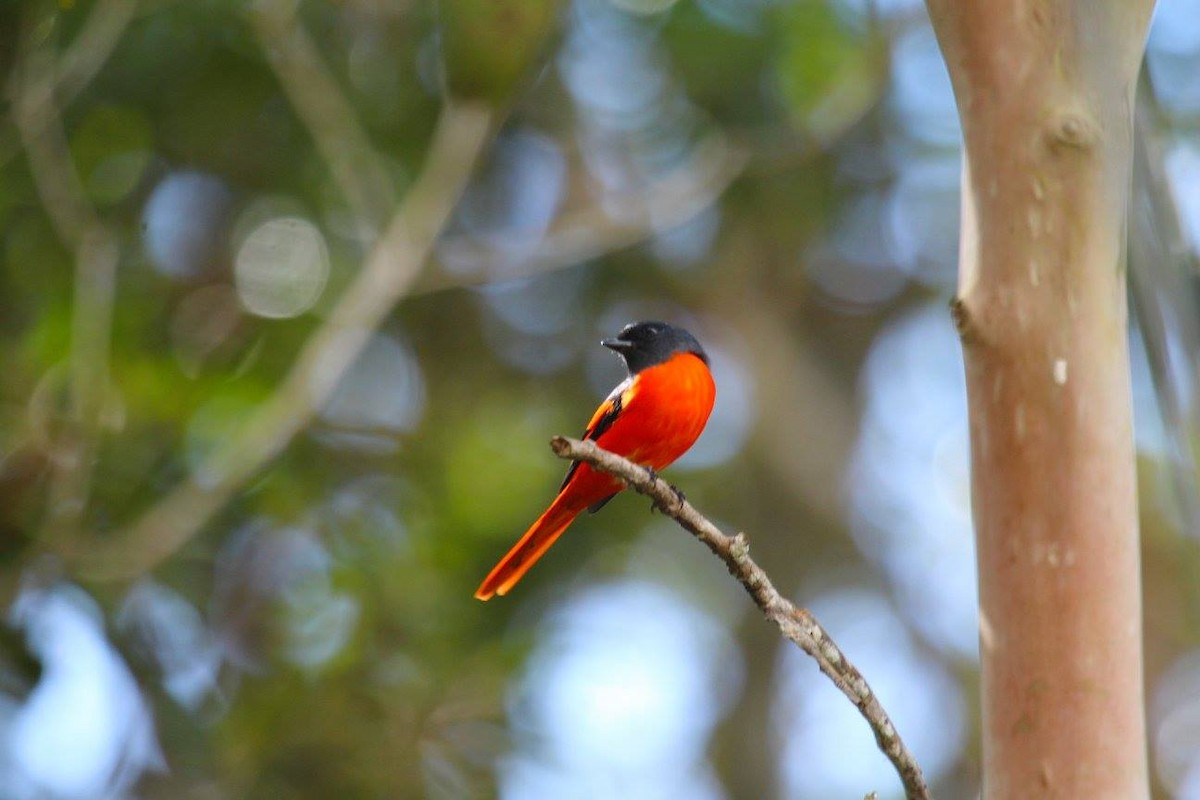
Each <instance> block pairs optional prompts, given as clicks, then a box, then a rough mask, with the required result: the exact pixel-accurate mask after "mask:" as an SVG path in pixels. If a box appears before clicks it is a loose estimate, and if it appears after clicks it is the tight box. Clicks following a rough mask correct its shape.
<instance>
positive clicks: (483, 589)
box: [475, 491, 583, 600]
mask: <svg viewBox="0 0 1200 800" xmlns="http://www.w3.org/2000/svg"><path fill="white" fill-rule="evenodd" d="M581 511H583V506H580V505H579V501H578V500H577V499H576V500H574V502H571V499H568V497H567V492H566V491H564V492H562V493H561V494H559V495H558V497H556V498H554V502H553V503H551V504H550V507H549V508H547V509H546V511H545V513H544V514H542V515H541V516H540V517H538V518H537V522H535V523H533V525H532V526H530V528H529V530H527V531H525V535H524V536H522V537H521V538H520V539H519V540H518V541H517V543H516V544H515V545H513V547H512V549H511V550H509V551H508V553H506V554H505V556H504V558H502V559H500V563H499V564H497V565H496V566H495V567H493V568H492V571H491V572H489V573H488V576H487V577H486V578H484V579H483V583H481V584H479V588H478V589H476V590H475V597H476V598H478V599H479V600H491V599H492V597H493V596H494V595H498V594H499V595H503V594H506V593H507V592H508V590H509V589H511V588H512V587H513V586H515V585H516V583H517V581H519V580H521V577H522V576H523V575H524V574H525V573H526V572H528V571H529V568H530V567H532V566H533V565H534V564H535V563H537V560H538V559H539V558H541V557H542V554H544V553H545V552H546V551H547V550H548V549H550V545H552V544H554V542H555V540H557V539H558V537H559V536H562V532H563V531H565V530H566V529H567V527H568V526H569V525H570V524H571V523H572V522H574V521H575V518H576V517H577V516H579V512H581Z"/></svg>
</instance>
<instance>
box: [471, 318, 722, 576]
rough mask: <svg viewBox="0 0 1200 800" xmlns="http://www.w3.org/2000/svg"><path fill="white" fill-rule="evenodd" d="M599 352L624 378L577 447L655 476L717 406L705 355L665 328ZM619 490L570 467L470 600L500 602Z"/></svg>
mask: <svg viewBox="0 0 1200 800" xmlns="http://www.w3.org/2000/svg"><path fill="white" fill-rule="evenodd" d="M600 344H601V345H603V346H604V347H607V348H608V349H609V350H613V351H614V352H616V353H617V355H619V356H620V357H621V359H622V360H623V361H624V362H625V367H626V369H627V370H628V376H627V377H626V378H625V380H623V381H621V383H619V384H617V386H616V388H614V389H613V390H612V392H611V393H609V395H608V397H607V398H605V400H604V402H602V403H601V404H600V407H599V408H597V409H596V413H595V414H593V415H592V419H591V421H590V422H589V423H588V425H587V429H586V430H585V431H584V432H583V438H584V439H590V440H592V441H594V442H595V443H596V444H597V445H598V446H600V447H601V448H603V449H605V450H608V451H610V452H612V453H616V454H617V455H620V456H624V457H625V458H627V459H629V460H630V461H633V462H634V463H636V464H639V465H641V466H643V467H646V468H647V469H649V470H651V471H652V472H654V473H657V471H658V470H661V469H664V468H666V467H667V466H669V465H670V464H671V463H672V462H674V461H675V459H677V458H679V457H680V456H681V455H683V454H684V453H686V452H687V451H688V449H689V448H690V447H691V446H692V444H693V443H695V441H696V439H698V438H699V437H700V433H701V432H702V431H703V430H704V426H705V424H706V423H707V422H708V417H709V415H710V414H711V413H712V408H713V403H714V402H715V401H716V396H717V387H716V384H715V383H714V382H713V376H712V372H711V371H710V369H709V360H708V354H707V353H705V352H704V348H703V347H702V346H701V345H700V342H699V341H697V339H696V337H695V336H693V335H692V334H690V333H689V332H687V331H686V330H684V329H683V328H680V327H677V326H675V325H669V324H667V323H666V322H658V321H645V322H634V323H631V324H629V325H626V326H625V327H624V328H622V329H621V332H620V333H619V334H617V336H616V337H614V338H610V339H602V340H601V341H600ZM623 488H625V487H624V484H622V483H621V482H620V481H619V480H618V479H617V478H614V477H612V476H611V475H607V474H605V473H603V472H600V471H598V470H593V469H592V467H591V466H590V465H588V464H585V463H582V462H580V461H572V462H571V466H570V467H569V468H568V469H567V475H566V477H565V478H563V482H562V485H561V486H560V487H559V491H558V495H557V496H556V497H555V498H554V501H553V502H552V503H550V506H549V507H548V508H547V509H546V510H545V512H543V513H542V515H541V516H540V517H538V518H537V520H536V521H535V522H534V523H533V525H532V526H530V528H529V530H527V531H525V534H524V535H523V536H521V538H520V539H518V540H517V543H516V544H515V545H513V547H512V549H510V550H509V551H508V553H506V554H505V556H504V557H503V558H501V559H500V561H499V562H498V563H497V564H496V566H495V567H493V568H492V571H491V572H489V573H488V575H487V577H486V578H484V579H483V583H481V584H480V585H479V589H478V590H476V592H475V597H476V598H477V599H479V600H490V599H491V598H492V597H494V596H495V595H504V594H506V593H507V592H508V591H509V590H510V589H512V588H513V586H515V585H516V583H517V581H519V580H521V578H522V577H523V576H524V575H525V573H526V572H528V571H529V568H530V567H532V566H533V565H534V563H535V562H537V560H538V559H540V558H541V557H542V556H543V555H544V554H545V552H546V550H548V549H549V548H550V545H552V544H554V542H555V541H556V540H557V539H558V537H559V536H561V535H562V533H563V531H565V530H566V529H567V527H568V526H570V524H571V523H572V522H574V521H575V518H576V517H578V516H579V515H580V514H581V513H583V511H584V509H586V510H587V511H589V512H591V513H595V512H596V511H599V510H600V509H601V507H603V506H604V505H605V504H606V503H607V502H608V501H609V500H611V499H612V498H613V497H614V496H616V494H617V493H618V492H620V491H621V490H622V489H623Z"/></svg>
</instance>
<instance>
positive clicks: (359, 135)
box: [248, 0, 396, 238]
mask: <svg viewBox="0 0 1200 800" xmlns="http://www.w3.org/2000/svg"><path fill="white" fill-rule="evenodd" d="M248 13H249V15H250V20H251V22H252V24H253V27H254V31H255V33H256V34H257V35H258V39H259V43H260V45H261V47H262V49H263V52H264V53H265V54H266V56H267V61H268V62H269V63H270V64H271V68H272V69H274V70H275V75H276V77H278V78H279V82H280V84H282V86H283V89H284V91H285V92H286V93H287V96H288V99H289V100H291V102H292V105H293V106H294V107H295V108H296V111H297V113H299V115H300V118H301V119H302V120H303V121H304V124H305V126H306V127H307V128H308V131H309V133H310V134H311V135H312V137H313V140H314V141H315V142H316V145H317V150H319V151H320V153H321V156H322V157H323V158H324V159H325V163H326V164H328V165H329V170H330V172H331V173H332V174H333V179H334V181H335V182H336V183H337V185H338V188H339V189H340V190H341V193H342V195H343V197H344V198H345V199H346V202H347V203H348V204H349V205H350V208H351V210H352V211H353V212H354V214H355V215H356V216H357V217H358V219H359V221H360V222H361V223H365V224H367V225H368V226H370V231H369V234H370V235H371V236H372V238H373V237H374V235H375V234H376V233H377V232H378V231H379V230H380V229H381V228H382V227H383V225H384V223H386V222H387V219H388V216H389V215H390V214H391V213H392V209H394V208H395V206H396V191H395V188H394V187H393V186H392V184H391V181H390V180H388V173H387V170H386V169H385V168H384V166H383V165H382V163H381V162H380V159H379V157H378V155H377V154H376V152H375V149H374V148H373V147H372V146H371V142H370V140H369V139H368V137H367V135H366V133H365V132H364V131H363V129H362V127H361V126H359V124H358V118H357V116H356V114H355V112H354V107H353V106H352V105H351V104H350V102H349V101H348V100H347V99H346V96H345V94H344V93H343V92H342V90H341V87H340V86H339V85H338V83H337V81H336V80H334V78H333V76H332V75H330V73H329V70H328V69H327V68H326V66H325V63H324V62H323V61H322V60H321V54H320V53H319V52H318V50H317V46H316V44H315V43H314V42H313V40H312V37H311V36H309V35H308V31H307V30H305V28H304V26H303V24H302V23H301V22H300V20H299V19H298V17H297V15H296V2H295V0H270V2H259V3H253V4H251V6H250V10H249V12H248Z"/></svg>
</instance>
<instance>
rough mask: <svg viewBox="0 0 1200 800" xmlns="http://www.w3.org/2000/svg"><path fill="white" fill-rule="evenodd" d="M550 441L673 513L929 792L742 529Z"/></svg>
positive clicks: (599, 455)
mask: <svg viewBox="0 0 1200 800" xmlns="http://www.w3.org/2000/svg"><path fill="white" fill-rule="evenodd" d="M550 447H551V449H553V450H554V453H555V455H557V456H558V457H559V458H569V459H573V460H577V461H584V462H587V463H588V464H590V465H592V466H593V467H595V468H596V469H599V470H601V471H603V472H607V473H608V474H610V475H612V476H614V477H616V478H619V479H620V480H622V481H623V482H624V483H625V485H626V486H628V487H629V488H631V489H633V490H634V491H636V492H638V493H639V494H644V495H646V496H647V497H649V498H651V499H653V500H654V506H655V507H656V508H657V509H659V510H660V511H662V512H663V513H664V514H666V515H667V516H669V517H671V518H672V519H674V520H675V521H676V522H678V523H679V524H680V526H682V527H683V528H684V529H685V530H687V531H688V532H690V533H691V534H692V535H693V536H695V537H696V538H697V539H699V540H700V541H701V542H703V543H704V545H705V546H706V547H707V548H708V549H709V550H711V551H712V552H713V553H714V554H715V555H716V556H717V557H718V558H720V559H721V560H722V561H723V562H725V566H726V567H728V569H729V572H730V574H731V575H733V577H735V578H737V579H738V582H739V583H741V584H742V586H743V587H744V588H745V589H746V592H747V593H748V594H749V595H750V597H751V598H753V600H754V603H755V604H756V605H757V606H758V607H759V609H761V610H762V612H763V614H764V615H765V616H766V618H767V619H769V620H771V621H772V622H774V623H775V624H776V625H777V626H779V631H780V633H782V634H783V635H784V636H785V637H787V638H788V639H790V640H792V641H793V642H795V643H796V645H797V646H798V647H799V648H800V649H801V650H803V651H804V652H805V653H807V654H808V655H809V656H811V657H812V658H813V660H815V661H816V662H817V666H818V667H820V669H821V672H824V673H825V675H826V676H827V677H828V678H829V679H830V680H831V681H833V683H834V685H836V686H837V687H838V689H840V690H841V691H842V694H844V695H846V697H847V699H849V700H850V702H851V703H853V704H854V706H855V707H856V708H857V709H858V711H859V713H860V714H862V715H863V718H864V719H866V721H867V724H868V725H870V726H871V731H872V733H874V734H875V742H876V743H877V744H878V745H879V749H880V750H881V751H883V754H884V755H885V756H887V757H888V760H889V761H891V762H892V765H893V766H894V767H895V768H896V772H897V774H899V776H900V781H901V782H902V783H903V784H904V792H905V795H906V796H907V797H909V798H910V800H913V799H915V798H928V797H929V796H930V794H929V787H928V786H926V785H925V778H924V776H923V775H922V774H921V767H920V765H918V764H917V762H916V759H914V758H913V756H912V753H910V752H909V751H908V748H907V747H906V746H905V744H904V742H903V741H902V740H901V738H900V734H899V733H898V732H897V731H896V727H895V726H894V725H893V724H892V721H891V719H889V718H888V714H887V712H886V711H885V710H884V708H883V705H882V704H881V703H880V702H879V698H878V697H876V696H875V693H874V692H873V691H871V687H870V686H868V685H867V681H866V679H865V678H863V676H862V673H860V672H859V671H858V669H857V668H856V667H855V666H854V665H853V664H851V663H850V661H849V660H848V659H847V658H846V656H845V654H843V653H842V651H841V649H840V648H838V646H837V644H836V643H835V642H834V641H833V639H832V638H831V637H830V636H829V634H828V633H827V632H826V631H825V629H824V628H822V627H821V625H820V623H819V622H817V620H816V618H815V617H813V615H812V612H810V611H809V610H808V609H806V608H800V607H798V606H796V605H795V604H794V603H792V601H790V600H788V599H787V598H786V597H784V596H783V595H781V594H780V593H779V590H778V589H776V588H775V586H774V585H773V584H772V583H771V579H770V578H768V577H767V574H766V573H765V572H764V571H763V569H762V567H760V566H758V564H756V563H754V560H753V559H751V558H750V545H749V543H748V542H747V540H746V534H744V533H738V534H736V535H734V536H728V535H726V534H725V533H723V532H722V531H721V529H720V528H718V527H717V526H716V525H714V524H713V523H712V522H710V521H709V520H708V519H707V518H705V517H704V516H703V515H702V514H701V513H700V512H699V511H697V510H696V509H695V508H693V507H692V506H691V504H690V503H688V502H687V501H686V500H684V499H683V496H682V495H681V494H680V493H679V492H678V490H676V489H675V487H673V486H671V485H670V484H669V483H667V482H666V481H664V480H662V479H661V478H658V477H655V476H653V475H652V474H651V473H650V472H649V471H648V470H646V469H645V468H644V467H640V466H638V465H637V464H634V463H633V462H632V461H628V460H627V459H624V458H622V457H621V456H618V455H615V454H613V453H610V452H608V451H607V450H603V449H601V448H600V447H599V446H597V445H596V443H595V442H592V441H579V440H578V439H568V438H566V437H564V436H556V437H554V438H553V439H551V440H550Z"/></svg>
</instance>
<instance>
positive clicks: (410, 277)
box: [74, 103, 493, 580]
mask: <svg viewBox="0 0 1200 800" xmlns="http://www.w3.org/2000/svg"><path fill="white" fill-rule="evenodd" d="M492 123H493V114H492V111H491V109H490V108H487V107H484V106H482V105H480V104H476V103H461V104H452V103H448V104H447V105H446V106H445V107H444V108H443V110H442V115H441V118H440V119H439V120H438V125H437V129H436V131H435V132H434V138H433V144H432V147H431V150H430V153H429V155H428V156H427V157H426V161H425V167H424V169H423V171H422V173H421V175H420V176H419V177H418V178H417V181H416V182H415V183H414V184H413V186H412V188H411V189H410V190H409V193H408V194H407V196H406V197H405V198H404V203H403V204H402V205H401V207H400V210H399V211H398V212H397V213H396V216H395V217H394V218H393V219H392V222H391V224H389V225H388V228H387V230H386V231H385V232H384V234H383V236H382V237H381V238H380V239H379V241H378V243H377V244H376V245H375V247H374V249H373V250H372V251H371V253H370V255H369V256H368V257H367V260H366V263H365V266H364V267H363V269H362V271H361V272H360V273H359V275H358V277H357V278H355V280H354V282H353V283H351V284H350V286H349V287H347V289H346V290H345V292H344V293H343V295H342V297H341V298H340V299H339V300H338V302H337V304H336V305H335V306H334V308H333V310H332V311H331V312H330V315H329V317H328V318H327V319H326V320H325V322H324V323H323V324H322V325H321V327H319V328H318V329H317V330H316V331H314V332H313V334H312V335H311V336H310V337H309V339H308V341H307V342H306V343H305V345H304V347H303V348H302V350H301V351H300V354H299V356H297V358H296V361H295V363H294V364H293V365H292V369H291V371H290V372H289V373H288V375H287V377H286V378H284V380H283V381H282V382H281V383H280V384H279V386H278V387H277V388H276V390H275V392H274V394H273V395H272V396H271V397H270V398H268V399H267V400H266V401H265V402H263V403H262V404H261V405H260V406H259V407H258V408H257V409H256V410H255V411H254V412H253V413H252V414H251V415H250V416H249V418H248V419H246V420H245V421H244V422H243V423H242V424H241V425H240V426H238V429H237V430H235V431H232V432H231V434H230V435H229V436H228V437H227V438H226V439H225V440H224V442H223V443H222V444H221V445H220V446H219V447H218V448H217V449H216V451H215V452H213V453H212V455H210V456H209V457H208V458H207V459H206V460H205V461H204V463H203V464H201V465H200V466H199V467H198V468H197V469H196V470H195V471H194V472H193V473H192V474H191V475H190V476H188V477H187V478H186V479H185V480H184V481H183V482H182V483H180V484H179V485H178V486H177V487H176V488H174V489H173V490H172V491H171V492H170V493H168V494H167V495H166V496H165V497H163V498H162V499H161V500H160V501H159V502H158V503H157V504H155V505H154V506H153V507H151V508H150V509H149V510H148V511H147V512H146V513H145V514H144V515H143V516H142V517H141V518H140V519H139V520H137V521H136V522H135V523H134V524H133V526H132V527H130V528H129V529H128V530H126V531H125V532H123V533H122V534H121V535H119V536H117V537H116V538H115V540H113V541H112V542H111V543H106V544H105V545H103V546H97V547H95V548H93V549H92V551H91V552H86V553H82V552H81V553H77V554H74V555H76V556H78V557H79V559H80V564H79V568H80V571H81V572H82V573H83V574H84V575H86V576H88V577H90V578H93V579H98V580H119V579H125V578H132V577H135V576H137V575H139V574H141V573H143V572H144V571H146V570H148V569H150V568H152V567H154V566H155V565H156V564H158V563H160V562H161V561H163V560H164V559H166V558H167V557H168V556H170V555H172V554H174V553H175V552H177V551H178V550H179V549H180V548H181V547H183V546H184V545H185V544H186V543H187V542H188V541H190V540H191V538H192V537H193V536H195V535H196V533H198V532H199V531H200V530H201V529H202V528H203V527H204V525H205V524H206V523H207V522H208V521H209V520H210V519H211V518H212V517H213V515H214V514H216V513H217V512H218V511H219V510H220V509H221V508H223V507H224V506H225V504H226V503H227V502H228V501H229V500H230V499H231V498H232V497H233V495H234V494H235V493H236V492H237V491H238V489H239V488H240V487H241V486H242V485H243V484H245V482H246V481H247V480H249V479H250V478H252V477H253V476H254V475H256V474H257V473H258V472H259V471H260V470H261V469H262V468H263V467H264V466H265V465H266V464H268V463H269V462H270V461H271V460H272V459H274V458H275V457H276V456H277V455H278V454H279V453H280V452H281V451H282V450H283V449H284V448H285V447H287V445H288V444H289V443H290V442H291V441H292V439H293V437H295V436H296V434H298V433H299V432H300V431H302V430H303V429H304V427H305V426H306V425H308V423H309V422H310V421H311V420H312V418H313V417H314V416H315V415H316V413H317V412H318V411H319V410H320V409H321V407H322V406H324V404H325V402H326V401H327V400H328V399H329V396H330V395H331V394H332V393H333V390H334V389H335V388H336V387H337V385H338V382H339V381H340V380H341V378H342V376H343V375H344V374H345V373H346V371H347V370H348V369H349V368H350V366H351V365H352V364H353V363H354V361H355V359H356V358H357V357H358V355H359V353H360V352H361V351H362V349H363V347H365V346H366V344H367V342H368V341H369V340H370V337H371V334H372V332H373V331H374V330H375V329H376V328H377V327H378V326H379V325H380V324H381V323H382V322H383V320H384V318H385V317H386V316H387V315H388V313H389V312H390V311H391V310H392V309H393V308H394V307H395V305H396V303H398V302H399V301H400V300H401V299H402V298H403V297H404V296H405V295H406V293H407V292H408V289H409V287H410V286H411V285H412V283H413V281H414V280H415V279H416V277H417V275H418V274H419V272H420V269H421V266H422V264H424V263H425V260H426V257H427V256H428V254H429V250H430V248H432V247H433V243H434V241H435V240H436V238H437V236H438V234H439V233H440V232H441V230H442V228H443V227H444V226H445V224H446V221H447V219H448V218H449V216H450V212H451V210H452V209H453V208H454V205H455V203H456V201H457V199H458V197H459V195H460V194H461V192H462V190H463V187H464V186H465V185H466V183H467V180H468V179H469V178H470V176H471V173H472V169H473V165H474V163H475V161H476V159H477V158H478V156H479V154H480V152H481V151H482V150H483V148H484V145H485V144H486V142H487V141H488V137H489V135H490V133H491V130H492Z"/></svg>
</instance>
